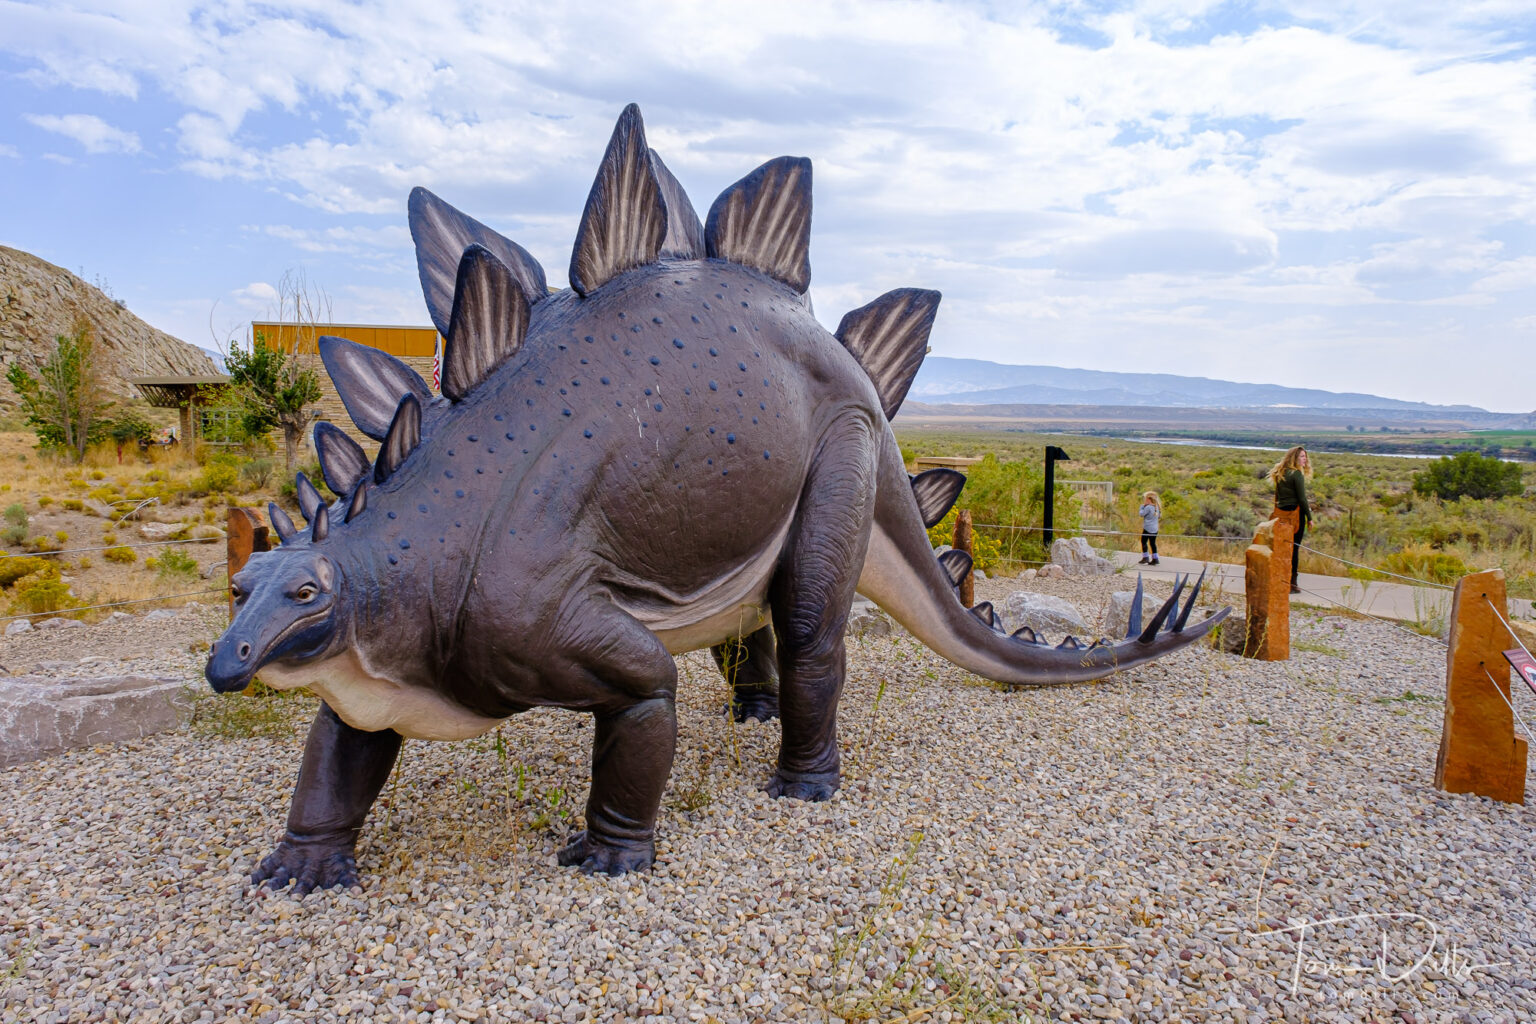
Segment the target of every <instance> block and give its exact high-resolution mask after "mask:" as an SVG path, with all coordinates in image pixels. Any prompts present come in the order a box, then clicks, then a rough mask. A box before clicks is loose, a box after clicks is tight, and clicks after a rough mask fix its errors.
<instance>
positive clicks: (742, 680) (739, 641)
mask: <svg viewBox="0 0 1536 1024" xmlns="http://www.w3.org/2000/svg"><path fill="white" fill-rule="evenodd" d="M709 653H710V654H713V655H714V656H715V664H716V665H717V666H719V668H720V674H721V675H723V676H725V681H726V682H727V683H729V684H730V687H731V702H730V703H729V704H728V705H726V708H725V712H726V714H728V715H733V716H735V718H736V721H738V722H745V721H746V720H747V719H749V718H755V719H757V720H758V721H759V722H766V721H769V720H770V719H774V718H778V717H779V652H778V649H777V647H776V645H775V644H774V642H773V627H772V626H764V627H763V628H762V629H759V630H758V631H757V632H755V633H750V634H748V635H747V636H738V637H732V638H731V639H730V640H727V641H726V642H725V643H723V644H716V645H715V646H714V647H711V648H710V649H709Z"/></svg>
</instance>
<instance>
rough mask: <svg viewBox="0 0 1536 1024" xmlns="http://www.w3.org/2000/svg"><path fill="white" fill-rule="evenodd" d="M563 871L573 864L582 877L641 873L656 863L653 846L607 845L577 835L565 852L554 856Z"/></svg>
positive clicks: (649, 842) (644, 843) (588, 835)
mask: <svg viewBox="0 0 1536 1024" xmlns="http://www.w3.org/2000/svg"><path fill="white" fill-rule="evenodd" d="M556 859H557V860H558V861H559V862H560V866H561V867H563V868H568V867H571V866H572V865H575V866H577V867H580V868H581V872H582V874H584V875H595V874H598V873H602V874H605V875H622V874H627V873H628V872H630V871H645V870H647V869H649V868H650V866H651V865H652V864H653V863H654V862H655V860H656V843H655V842H654V841H653V840H649V839H647V840H643V841H641V842H627V843H610V842H607V841H605V840H602V839H594V838H593V837H592V834H591V833H590V832H585V831H582V832H578V833H576V834H575V835H574V836H572V837H571V841H570V843H569V844H567V845H566V847H565V849H563V850H561V851H560V852H559V853H558V854H556Z"/></svg>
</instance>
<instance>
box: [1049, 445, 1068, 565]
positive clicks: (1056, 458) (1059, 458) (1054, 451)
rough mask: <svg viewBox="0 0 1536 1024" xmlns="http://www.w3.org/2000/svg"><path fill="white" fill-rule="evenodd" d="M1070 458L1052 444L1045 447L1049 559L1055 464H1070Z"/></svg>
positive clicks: (1053, 519) (1053, 523)
mask: <svg viewBox="0 0 1536 1024" xmlns="http://www.w3.org/2000/svg"><path fill="white" fill-rule="evenodd" d="M1071 461H1072V456H1070V455H1068V454H1067V453H1066V452H1064V451H1062V450H1061V449H1060V448H1058V447H1056V446H1055V445H1053V444H1048V445H1046V446H1045V523H1044V526H1045V531H1044V533H1045V557H1047V558H1049V557H1051V541H1052V540H1054V539H1055V537H1056V530H1055V526H1056V463H1057V462H1071Z"/></svg>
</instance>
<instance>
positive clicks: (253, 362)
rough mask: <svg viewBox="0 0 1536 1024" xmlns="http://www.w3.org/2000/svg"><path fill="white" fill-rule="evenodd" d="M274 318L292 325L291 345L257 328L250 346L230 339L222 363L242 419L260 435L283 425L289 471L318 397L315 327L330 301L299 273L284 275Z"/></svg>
mask: <svg viewBox="0 0 1536 1024" xmlns="http://www.w3.org/2000/svg"><path fill="white" fill-rule="evenodd" d="M277 293H278V309H277V320H278V321H279V322H281V323H283V324H285V325H286V324H292V325H293V332H294V333H293V349H292V351H291V352H290V351H285V350H284V349H283V347H281V346H280V345H279V343H278V342H279V339H276V338H268V337H266V336H265V334H263V333H262V332H260V331H258V332H256V334H255V336H254V337H253V338H252V339H251V347H250V348H249V349H242V348H240V347H239V346H238V345H237V344H235V343H234V342H231V343H230V346H229V354H228V355H226V356H225V357H224V369H225V370H226V371H227V372H228V373H229V382H230V385H231V386H232V387H233V389H234V392H235V395H236V396H237V399H238V401H239V403H240V408H241V416H240V422H241V425H242V426H243V427H244V428H245V431H246V433H247V434H249V435H251V436H252V437H259V436H261V435H262V434H265V433H266V432H267V431H269V430H271V429H273V428H274V427H281V428H282V431H283V459H284V462H285V463H286V465H287V467H288V469H289V471H292V470H293V468H294V466H295V465H297V464H298V461H299V449H300V447H302V446H303V443H304V428H305V427H307V426H308V425H309V419H310V416H309V409H310V406H311V405H313V404H314V403H315V402H316V401H318V400H319V399H320V375H319V373H317V372H316V371H315V366H314V364H315V357H316V353H317V351H318V349H317V342H318V339H319V330H318V327H319V325H320V324H322V323H324V322H326V321H327V320H329V319H330V317H329V313H330V302H329V300H328V299H327V298H326V295H325V293H324V292H323V291H320V290H319V289H312V288H311V287H310V285H309V282H308V281H307V280H306V279H305V277H304V275H303V274H302V273H299V274H295V273H292V272H289V273H287V274H284V275H283V279H282V281H280V282H279V283H278V286H277Z"/></svg>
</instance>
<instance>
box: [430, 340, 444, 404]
mask: <svg viewBox="0 0 1536 1024" xmlns="http://www.w3.org/2000/svg"><path fill="white" fill-rule="evenodd" d="M434 337H435V339H436V340H435V341H434V343H433V346H432V390H433V391H442V390H443V336H442V335H441V334H438V335H435V336H434Z"/></svg>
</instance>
